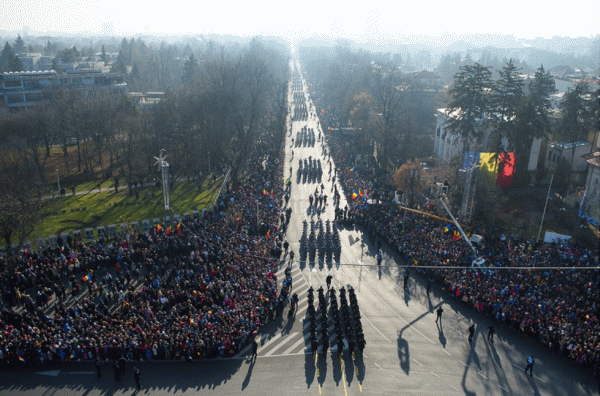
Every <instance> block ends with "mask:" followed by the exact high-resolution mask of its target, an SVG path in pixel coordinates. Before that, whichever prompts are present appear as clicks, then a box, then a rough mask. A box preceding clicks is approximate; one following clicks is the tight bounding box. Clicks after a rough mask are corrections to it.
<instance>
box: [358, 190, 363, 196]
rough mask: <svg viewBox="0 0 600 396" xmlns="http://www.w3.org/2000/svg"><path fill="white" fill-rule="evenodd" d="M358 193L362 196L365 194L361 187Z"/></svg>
mask: <svg viewBox="0 0 600 396" xmlns="http://www.w3.org/2000/svg"><path fill="white" fill-rule="evenodd" d="M358 195H360V196H361V197H362V196H363V192H362V190H360V189H359V190H358Z"/></svg>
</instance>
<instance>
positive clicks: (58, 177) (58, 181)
mask: <svg viewBox="0 0 600 396" xmlns="http://www.w3.org/2000/svg"><path fill="white" fill-rule="evenodd" d="M56 183H57V184H58V194H59V195H60V176H59V175H58V168H56Z"/></svg>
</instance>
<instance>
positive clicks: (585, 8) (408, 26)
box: [0, 0, 600, 42]
mask: <svg viewBox="0 0 600 396" xmlns="http://www.w3.org/2000/svg"><path fill="white" fill-rule="evenodd" d="M330 3H332V2H330V1H326V0H320V1H315V0H309V1H281V0H279V1H273V0H268V1H251V0H245V1H238V0H234V1H232V0H229V1H221V0H209V1H196V2H190V1H188V0H186V1H183V0H167V1H163V2H160V3H158V2H154V1H139V0H0V29H5V30H21V29H22V28H23V27H24V26H27V27H28V28H29V31H30V32H66V33H87V34H98V33H101V32H102V24H103V23H105V22H111V23H112V24H113V26H114V29H115V34H116V35H127V34H136V33H145V32H147V33H149V32H152V33H161V34H165V35H173V34H178V33H221V34H223V33H231V34H235V35H255V34H276V35H280V36H284V37H285V36H287V37H289V36H291V35H294V36H297V35H301V36H304V35H305V34H307V33H320V34H323V35H327V36H334V37H340V36H342V37H348V38H352V39H358V40H359V41H373V42H377V41H380V40H381V38H382V37H383V38H384V40H386V41H387V40H393V41H402V40H405V39H406V40H408V41H410V38H411V37H414V36H419V35H434V36H439V35H442V34H443V33H444V32H449V33H450V34H457V35H464V34H472V33H492V34H513V35H514V36H516V37H517V38H534V37H546V38H549V37H551V36H553V35H559V36H571V37H576V36H588V37H589V36H593V35H595V34H598V33H600V0H581V1H578V2H576V3H572V4H571V3H564V2H561V3H558V4H560V5H557V6H554V5H552V4H557V3H556V2H551V1H546V2H543V3H542V4H540V2H534V1H517V0H504V1H495V2H482V1H481V0H477V1H475V0H463V1H462V2H450V1H443V2H442V1H439V0H433V1H424V2H421V1H414V0H413V1H412V2H400V1H394V2H391V1H379V2H375V1H369V0H367V1H361V2H360V5H358V6H353V5H351V4H353V3H354V2H353V1H346V2H343V3H342V2H336V3H338V4H340V5H333V4H330ZM484 3H485V4H486V5H485V6H484V7H485V8H483V9H482V5H483V4H484ZM156 4H160V5H156ZM387 4H393V6H386V5H387ZM294 7H295V8H294ZM452 37H454V36H452Z"/></svg>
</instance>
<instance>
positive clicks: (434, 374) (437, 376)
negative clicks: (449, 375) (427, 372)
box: [431, 371, 442, 379]
mask: <svg viewBox="0 0 600 396" xmlns="http://www.w3.org/2000/svg"><path fill="white" fill-rule="evenodd" d="M431 374H433V376H434V377H436V378H439V379H442V377H440V376H439V375H437V374H436V373H434V372H433V371H432V372H431Z"/></svg>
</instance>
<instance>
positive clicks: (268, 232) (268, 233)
mask: <svg viewBox="0 0 600 396" xmlns="http://www.w3.org/2000/svg"><path fill="white" fill-rule="evenodd" d="M269 235H271V229H270V228H269V231H267V235H265V238H267V239H269Z"/></svg>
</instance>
